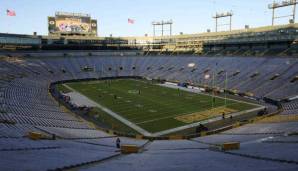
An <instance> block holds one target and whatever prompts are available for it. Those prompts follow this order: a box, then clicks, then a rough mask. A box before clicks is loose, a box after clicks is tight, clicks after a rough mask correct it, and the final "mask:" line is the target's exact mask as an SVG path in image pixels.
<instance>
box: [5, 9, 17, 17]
mask: <svg viewBox="0 0 298 171" xmlns="http://www.w3.org/2000/svg"><path fill="white" fill-rule="evenodd" d="M6 15H7V16H16V12H15V11H13V10H9V9H8V10H6Z"/></svg>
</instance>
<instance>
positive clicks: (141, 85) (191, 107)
mask: <svg viewBox="0 0 298 171" xmlns="http://www.w3.org/2000/svg"><path fill="white" fill-rule="evenodd" d="M67 85H68V86H70V87H71V88H73V89H75V90H76V91H78V92H80V93H81V94H83V95H85V96H87V97H88V98H90V99H92V100H93V101H95V102H97V103H99V104H101V105H103V106H105V107H107V108H109V109H111V110H112V111H114V112H116V113H117V114H119V115H121V116H122V117H124V118H126V119H127V120H129V121H131V122H133V123H135V124H136V125H138V126H140V127H141V128H143V129H145V130H147V131H149V132H152V133H154V132H159V131H163V130H167V129H171V128H175V127H179V126H183V125H186V124H187V123H185V122H182V121H179V120H177V119H175V118H176V117H178V116H183V115H188V114H192V113H197V112H203V111H208V110H210V109H212V101H213V97H212V96H209V95H203V94H195V93H190V92H186V91H182V90H178V89H173V88H166V87H162V86H159V85H155V84H152V83H151V82H147V81H145V80H132V79H118V80H100V81H88V82H75V83H67ZM224 105H225V100H224V99H222V98H217V97H215V103H214V105H213V107H215V108H216V107H221V106H224ZM226 107H227V108H230V109H234V110H236V111H242V110H247V109H252V108H255V107H256V106H254V105H251V104H247V103H242V102H236V101H232V100H227V106H226ZM211 117H214V116H211ZM209 118H210V117H208V116H206V117H203V118H202V120H205V119H209Z"/></svg>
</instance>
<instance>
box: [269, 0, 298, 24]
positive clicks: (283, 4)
mask: <svg viewBox="0 0 298 171" xmlns="http://www.w3.org/2000/svg"><path fill="white" fill-rule="evenodd" d="M297 3H298V1H297V0H286V1H282V2H275V1H273V3H272V4H269V5H268V8H269V9H272V26H273V25H274V21H275V19H278V18H286V17H291V20H292V21H291V23H295V18H296V5H297ZM289 6H292V7H293V9H292V12H291V14H289V15H284V16H275V10H276V9H278V8H283V7H289Z"/></svg>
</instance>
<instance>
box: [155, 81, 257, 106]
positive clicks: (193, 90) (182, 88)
mask: <svg viewBox="0 0 298 171" xmlns="http://www.w3.org/2000/svg"><path fill="white" fill-rule="evenodd" d="M156 85H159V86H162V87H168V88H173V89H177V88H179V89H180V90H183V91H187V92H191V93H196V94H201V95H204V96H210V97H212V95H209V94H204V93H202V92H199V91H196V90H195V89H188V88H184V87H178V86H174V85H166V84H156ZM214 97H217V98H220V99H225V98H224V97H220V96H216V95H215V96H214ZM227 100H230V101H236V102H238V103H246V104H250V105H254V106H259V107H261V106H262V105H260V104H255V103H250V102H246V101H241V100H235V99H230V98H227Z"/></svg>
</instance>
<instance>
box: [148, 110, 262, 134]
mask: <svg viewBox="0 0 298 171" xmlns="http://www.w3.org/2000/svg"><path fill="white" fill-rule="evenodd" d="M264 108H265V106H261V107H258V108H254V109H249V110H244V111H241V112H236V113H232V114H228V115H226V117H227V118H228V117H230V116H233V117H235V116H239V115H242V114H245V113H249V112H254V111H258V110H262V109H264ZM219 120H222V116H218V117H215V118H211V119H207V120H204V121H200V122H196V123H193V124H188V125H185V126H181V127H176V128H173V129H168V130H164V131H160V132H156V133H153V134H152V136H153V137H157V136H162V135H166V134H170V133H173V132H177V131H182V130H185V129H188V128H193V127H196V126H199V125H200V124H207V123H210V122H215V121H219Z"/></svg>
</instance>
